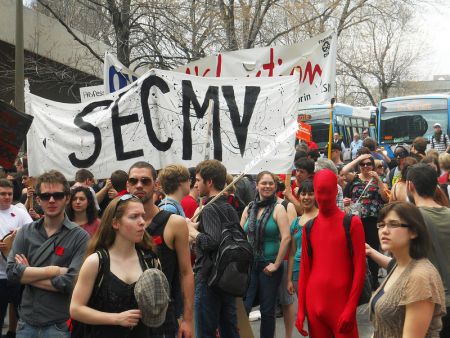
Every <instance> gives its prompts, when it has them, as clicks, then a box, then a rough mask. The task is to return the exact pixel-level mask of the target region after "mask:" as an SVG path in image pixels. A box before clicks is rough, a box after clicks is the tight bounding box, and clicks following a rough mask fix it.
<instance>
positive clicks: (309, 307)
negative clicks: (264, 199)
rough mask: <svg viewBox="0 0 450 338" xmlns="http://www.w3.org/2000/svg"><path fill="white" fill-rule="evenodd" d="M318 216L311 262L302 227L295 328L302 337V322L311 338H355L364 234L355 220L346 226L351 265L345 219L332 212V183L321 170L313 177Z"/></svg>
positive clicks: (333, 179) (331, 176) (333, 178)
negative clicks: (350, 240)
mask: <svg viewBox="0 0 450 338" xmlns="http://www.w3.org/2000/svg"><path fill="white" fill-rule="evenodd" d="M314 193H315V196H316V201H317V204H318V206H319V214H318V216H317V218H316V220H315V222H314V226H313V227H312V229H311V233H310V243H311V248H312V255H311V256H312V257H309V255H308V250H307V246H308V243H307V239H306V229H305V228H306V227H303V234H302V248H303V249H302V259H301V265H300V278H299V284H298V312H297V321H296V323H295V325H296V327H297V329H298V331H299V332H300V334H302V335H303V336H307V335H308V332H307V331H306V330H305V329H304V327H303V325H304V321H305V317H307V318H308V328H309V331H310V337H312V338H327V337H335V338H350V337H352V338H353V337H355V338H357V337H358V327H357V325H356V307H357V305H358V300H359V297H360V294H361V291H362V288H363V285H364V277H365V273H366V265H365V264H366V263H365V262H366V261H365V259H366V258H365V245H364V228H363V225H362V223H361V220H360V219H359V218H358V217H356V216H354V217H353V218H352V222H351V226H350V235H351V238H352V244H353V261H352V259H351V257H350V253H349V250H348V246H347V239H346V237H345V229H344V225H343V221H344V213H343V212H342V211H341V210H339V208H338V207H337V206H336V194H337V177H336V174H334V173H333V172H332V171H330V170H328V169H324V170H321V171H319V172H318V173H316V174H315V176H314Z"/></svg>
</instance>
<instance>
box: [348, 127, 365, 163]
mask: <svg viewBox="0 0 450 338" xmlns="http://www.w3.org/2000/svg"><path fill="white" fill-rule="evenodd" d="M362 143H363V141H362V140H361V139H360V138H359V134H358V133H354V134H353V141H352V143H350V151H351V155H352V158H351V159H352V160H354V159H355V158H356V152H357V151H358V150H359V148H361V147H362Z"/></svg>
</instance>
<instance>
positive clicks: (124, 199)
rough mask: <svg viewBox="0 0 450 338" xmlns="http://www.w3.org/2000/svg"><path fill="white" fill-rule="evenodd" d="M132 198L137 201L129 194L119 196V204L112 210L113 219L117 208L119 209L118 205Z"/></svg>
mask: <svg viewBox="0 0 450 338" xmlns="http://www.w3.org/2000/svg"><path fill="white" fill-rule="evenodd" d="M132 198H135V199H138V200H139V198H137V197H136V196H134V195H131V194H125V195H122V196H120V198H119V202H117V204H116V207H115V208H114V213H113V218H114V217H115V216H116V212H117V208H118V207H119V205H120V203H122V202H125V201H128V200H130V199H132Z"/></svg>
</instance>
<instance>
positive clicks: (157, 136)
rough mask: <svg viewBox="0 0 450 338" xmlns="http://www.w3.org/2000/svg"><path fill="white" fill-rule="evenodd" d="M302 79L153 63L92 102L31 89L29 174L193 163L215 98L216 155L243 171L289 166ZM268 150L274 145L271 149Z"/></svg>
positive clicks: (103, 172) (100, 173)
mask: <svg viewBox="0 0 450 338" xmlns="http://www.w3.org/2000/svg"><path fill="white" fill-rule="evenodd" d="M297 97H298V81H297V79H296V78H295V77H294V76H289V77H274V78H261V79H255V78H247V79H246V78H243V79H233V78H223V79H220V78H201V77H196V76H190V75H186V74H181V73H176V72H169V71H161V70H152V71H150V72H148V73H147V74H146V75H144V76H142V77H140V78H139V79H138V80H137V81H136V82H134V83H133V85H131V86H128V87H126V88H124V89H123V90H122V91H119V92H116V93H113V94H109V95H106V96H104V97H102V98H99V99H96V100H94V101H90V102H88V103H79V104H65V103H58V102H53V101H49V100H46V99H43V98H40V97H38V96H35V95H32V94H28V97H27V101H26V102H27V108H26V109H27V113H29V114H31V115H33V116H34V117H35V119H34V121H33V124H32V126H31V129H30V131H29V133H28V138H27V139H28V161H29V170H30V175H32V176H36V175H39V174H41V173H43V172H45V171H48V170H51V169H57V170H59V171H61V172H62V173H63V174H64V175H65V176H66V177H67V178H68V179H73V178H74V175H75V172H76V171H77V170H78V169H80V168H87V169H89V170H91V171H92V172H93V173H94V175H95V176H96V177H97V178H106V177H110V175H111V173H112V172H113V171H114V170H117V169H122V170H128V168H129V167H130V166H131V165H132V164H133V163H135V162H137V161H142V160H144V161H148V162H150V163H151V164H152V165H154V166H155V168H156V169H159V168H162V167H164V166H165V165H167V164H170V163H182V164H184V165H186V166H195V165H197V164H198V163H199V162H200V161H202V160H203V158H204V156H205V153H204V152H205V148H204V144H205V142H206V125H207V120H208V117H207V116H205V112H206V110H207V107H208V102H209V100H210V99H212V100H213V101H214V108H213V118H212V141H211V149H210V154H211V158H216V159H218V160H221V161H222V162H223V163H224V165H225V166H226V167H227V169H228V171H229V172H230V173H240V172H241V171H242V170H243V169H244V168H245V167H246V165H248V164H249V163H251V162H252V160H254V159H255V158H257V157H258V155H260V154H262V153H267V156H265V158H264V159H262V160H261V161H260V162H259V163H257V164H256V166H255V167H254V168H251V169H250V173H258V172H259V171H261V170H271V171H273V172H277V173H284V172H287V171H288V170H289V169H290V167H291V165H292V161H293V157H294V150H295V149H294V140H295V137H294V134H295V131H296V129H297V122H296V112H295V107H296V102H297ZM268 150H270V152H268Z"/></svg>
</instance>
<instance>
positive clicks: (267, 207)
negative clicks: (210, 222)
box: [241, 171, 290, 337]
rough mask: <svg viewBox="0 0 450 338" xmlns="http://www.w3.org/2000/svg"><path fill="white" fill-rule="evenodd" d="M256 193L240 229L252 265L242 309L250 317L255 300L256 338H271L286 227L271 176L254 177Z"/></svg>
mask: <svg viewBox="0 0 450 338" xmlns="http://www.w3.org/2000/svg"><path fill="white" fill-rule="evenodd" d="M256 189H257V191H258V193H257V195H256V198H255V200H254V202H253V203H251V204H249V206H248V207H247V208H246V209H245V210H244V213H243V215H242V219H241V226H242V227H243V228H244V231H245V232H246V233H247V236H248V240H249V242H250V244H251V245H252V247H253V252H254V255H255V263H254V266H253V269H252V274H251V278H250V285H249V288H248V291H247V295H246V296H245V300H244V305H245V309H246V311H247V314H248V313H250V311H251V309H252V305H253V301H254V300H255V298H256V297H258V299H259V302H260V311H261V328H260V337H273V336H274V334H275V307H276V299H277V290H278V287H279V285H280V283H281V279H282V276H283V266H282V264H283V258H284V256H285V254H286V251H287V249H288V247H289V241H290V234H289V223H288V218H287V214H286V210H285V208H284V207H283V206H282V205H281V204H279V203H278V202H277V197H276V194H275V193H276V189H277V185H276V183H275V175H273V174H272V173H270V172H268V171H262V172H260V173H259V174H258V176H257V177H256Z"/></svg>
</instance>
